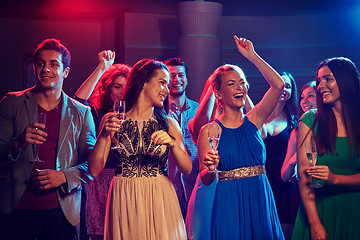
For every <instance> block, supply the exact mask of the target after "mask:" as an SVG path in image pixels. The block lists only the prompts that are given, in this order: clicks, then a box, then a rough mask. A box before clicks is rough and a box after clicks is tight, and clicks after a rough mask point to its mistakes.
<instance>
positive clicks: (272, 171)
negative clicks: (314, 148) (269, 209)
mask: <svg viewBox="0 0 360 240" xmlns="http://www.w3.org/2000/svg"><path fill="white" fill-rule="evenodd" d="M281 77H282V79H283V80H284V82H285V86H284V89H283V92H282V94H281V96H280V99H279V101H278V103H277V105H276V107H275V109H274V111H273V112H272V113H271V114H270V116H269V117H268V118H267V119H266V121H265V127H266V134H265V140H264V143H265V147H266V164H265V167H266V175H267V177H268V179H269V182H270V185H271V188H272V190H273V193H274V197H275V203H276V209H277V211H278V215H279V219H280V223H281V227H282V230H283V233H284V236H285V239H290V238H291V234H292V230H293V227H294V223H295V216H294V217H293V218H292V217H291V209H292V207H293V208H295V209H298V206H292V202H293V197H294V194H295V191H296V190H297V189H296V184H294V183H290V182H284V181H283V180H282V179H281V167H282V166H283V163H284V160H285V155H286V150H287V146H288V141H289V137H290V133H291V131H292V130H293V129H294V128H296V127H297V125H298V100H297V89H296V83H295V80H294V78H293V77H292V75H291V74H290V73H287V72H282V73H281Z"/></svg>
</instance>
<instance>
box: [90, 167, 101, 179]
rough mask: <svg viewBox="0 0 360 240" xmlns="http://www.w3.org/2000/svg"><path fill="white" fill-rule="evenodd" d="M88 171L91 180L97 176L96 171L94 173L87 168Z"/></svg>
mask: <svg viewBox="0 0 360 240" xmlns="http://www.w3.org/2000/svg"><path fill="white" fill-rule="evenodd" d="M88 171H89V174H90V175H91V177H92V178H95V177H96V176H97V175H98V174H99V172H98V171H95V170H93V169H91V168H89V170H88Z"/></svg>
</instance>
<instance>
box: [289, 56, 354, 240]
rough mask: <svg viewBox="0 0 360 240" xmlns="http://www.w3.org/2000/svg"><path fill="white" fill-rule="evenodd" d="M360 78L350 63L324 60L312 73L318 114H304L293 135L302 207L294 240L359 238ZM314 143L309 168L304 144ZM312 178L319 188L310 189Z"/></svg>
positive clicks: (344, 59)
mask: <svg viewBox="0 0 360 240" xmlns="http://www.w3.org/2000/svg"><path fill="white" fill-rule="evenodd" d="M359 85H360V76H359V71H358V69H357V68H356V66H355V64H354V63H353V62H351V60H349V59H347V58H343V57H335V58H330V59H326V60H324V61H323V62H322V63H321V64H320V65H319V67H318V70H317V73H316V89H317V93H316V99H317V110H315V109H313V110H310V111H308V112H307V113H305V114H304V115H303V116H302V118H301V121H300V124H299V131H298V142H297V146H298V153H297V155H298V175H299V187H300V193H301V199H302V203H303V206H302V207H301V208H300V210H299V214H298V217H297V219H296V224H295V229H294V234H293V238H292V239H294V240H296V239H345V240H350V239H360V231H359V226H360V125H359V122H360V111H359V110H360V108H359V106H360V87H359ZM312 139H315V142H316V147H317V162H316V165H315V166H310V162H309V160H308V159H307V157H306V154H305V144H306V145H307V146H309V145H310V143H311V141H312ZM312 178H316V179H318V181H322V182H323V183H324V186H322V187H320V188H317V189H313V188H310V186H309V184H310V183H311V182H312Z"/></svg>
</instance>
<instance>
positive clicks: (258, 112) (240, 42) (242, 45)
mask: <svg viewBox="0 0 360 240" xmlns="http://www.w3.org/2000/svg"><path fill="white" fill-rule="evenodd" d="M234 39H235V43H236V45H237V48H238V50H239V52H240V53H241V54H242V55H243V56H244V57H246V58H247V59H248V60H249V61H250V62H252V63H253V64H254V65H255V66H256V67H257V68H258V69H259V71H260V72H261V74H262V75H263V76H264V78H265V79H266V81H267V82H268V83H269V85H270V88H269V90H268V91H267V92H266V93H265V95H264V97H263V98H262V99H261V101H260V102H259V103H258V104H257V105H256V106H255V107H254V108H253V109H252V110H251V111H250V112H249V114H248V116H249V119H250V121H252V122H253V123H254V124H255V125H256V126H257V128H258V129H260V128H261V127H262V125H263V123H264V122H265V120H266V119H267V117H268V116H269V115H270V113H271V112H272V111H273V110H274V108H275V106H276V104H277V102H278V100H279V97H280V95H281V92H282V91H283V88H284V81H283V80H282V79H281V77H280V75H279V74H278V73H277V72H276V71H275V70H274V69H273V68H272V67H271V66H270V65H269V64H267V63H266V62H265V61H264V60H263V59H262V58H261V57H260V56H259V55H258V54H257V53H256V52H255V50H254V47H253V44H252V43H251V42H250V41H249V40H247V39H245V38H238V37H237V36H234Z"/></svg>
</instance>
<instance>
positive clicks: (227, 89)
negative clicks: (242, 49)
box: [215, 70, 247, 108]
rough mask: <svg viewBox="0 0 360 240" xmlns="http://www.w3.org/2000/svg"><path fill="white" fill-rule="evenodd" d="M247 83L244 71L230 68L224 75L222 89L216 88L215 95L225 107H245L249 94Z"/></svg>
mask: <svg viewBox="0 0 360 240" xmlns="http://www.w3.org/2000/svg"><path fill="white" fill-rule="evenodd" d="M246 85H247V82H246V79H245V75H244V73H243V72H240V73H239V72H237V71H235V70H228V71H226V72H225V73H224V74H223V75H222V77H221V85H220V89H218V90H215V96H216V98H217V99H219V100H220V102H221V103H222V105H223V106H224V107H225V106H230V107H236V108H240V107H243V106H245V99H246V94H247V87H246Z"/></svg>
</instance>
